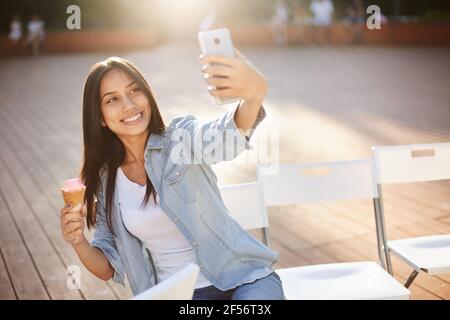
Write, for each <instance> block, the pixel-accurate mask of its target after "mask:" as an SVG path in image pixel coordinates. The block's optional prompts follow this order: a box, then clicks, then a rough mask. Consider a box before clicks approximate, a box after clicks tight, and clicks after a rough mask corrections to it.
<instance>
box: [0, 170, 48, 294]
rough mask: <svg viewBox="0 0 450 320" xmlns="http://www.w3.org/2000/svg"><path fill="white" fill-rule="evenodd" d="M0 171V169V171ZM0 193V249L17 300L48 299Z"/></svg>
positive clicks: (3, 197)
mask: <svg viewBox="0 0 450 320" xmlns="http://www.w3.org/2000/svg"><path fill="white" fill-rule="evenodd" d="M0 170H1V169H0ZM11 217H12V214H11V212H10V208H8V206H7V204H6V201H5V196H4V195H3V192H0V219H1V223H0V247H1V248H2V255H3V258H4V261H5V265H6V268H7V269H8V271H9V275H10V277H11V280H12V285H13V286H14V289H15V293H16V295H17V298H18V299H26V300H29V299H42V300H48V299H50V297H49V295H48V292H47V291H46V290H45V286H44V283H43V281H42V279H41V277H40V275H39V272H38V270H37V269H36V268H35V264H34V261H33V260H32V258H31V256H30V254H29V250H28V249H27V247H26V246H25V242H24V240H23V237H22V234H21V233H20V231H19V230H18V229H17V224H16V223H15V222H14V221H13V219H12V218H11Z"/></svg>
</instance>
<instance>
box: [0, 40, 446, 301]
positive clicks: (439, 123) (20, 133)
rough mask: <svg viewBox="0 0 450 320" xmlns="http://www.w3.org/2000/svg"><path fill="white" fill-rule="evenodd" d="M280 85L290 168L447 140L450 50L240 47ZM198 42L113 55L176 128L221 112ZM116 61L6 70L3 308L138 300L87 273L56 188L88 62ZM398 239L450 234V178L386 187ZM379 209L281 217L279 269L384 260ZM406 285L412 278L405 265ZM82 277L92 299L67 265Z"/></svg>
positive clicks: (0, 73)
mask: <svg viewBox="0 0 450 320" xmlns="http://www.w3.org/2000/svg"><path fill="white" fill-rule="evenodd" d="M243 51H244V53H246V54H247V55H248V57H249V58H251V60H252V61H253V62H254V63H255V64H256V65H257V66H259V67H260V68H261V70H262V71H263V72H264V73H265V74H266V75H267V76H268V78H269V81H270V93H269V96H268V98H267V100H266V104H265V107H266V109H267V113H268V118H267V119H266V120H265V121H264V122H263V123H262V124H261V127H260V129H259V130H260V131H261V132H262V131H264V130H269V129H278V130H279V134H280V161H283V162H297V161H302V162H303V161H305V162H306V161H332V160H345V159H354V158H360V157H369V156H370V155H371V154H370V147H371V146H372V145H387V144H405V143H432V142H446V141H450V76H449V75H450V60H449V59H448V57H449V55H450V49H445V48H426V49H425V48H368V47H354V48H327V47H323V48H286V49H273V48H259V49H256V48H254V49H245V48H244V49H243ZM197 54H198V52H197V48H196V47H195V46H188V45H186V46H182V47H179V46H171V45H167V46H163V47H160V48H157V49H155V50H153V51H149V52H147V51H142V52H134V53H128V54H126V53H120V52H115V53H110V55H122V56H124V57H126V58H129V59H131V60H132V61H133V62H135V63H136V64H137V65H138V66H139V67H140V68H141V69H142V70H143V71H144V73H145V74H146V76H147V78H148V80H149V82H150V84H151V86H152V87H153V89H154V92H155V94H156V98H157V101H158V102H159V105H160V108H161V110H162V113H163V116H164V118H165V119H166V122H168V121H169V120H170V118H172V117H174V116H177V115H183V114H194V115H196V116H198V117H199V118H202V119H208V118H212V117H215V116H218V115H220V114H221V113H222V112H224V109H223V108H222V107H218V106H216V105H214V104H213V103H212V102H211V100H210V98H209V97H208V96H207V94H206V90H205V85H204V83H203V80H202V79H201V77H200V72H199V64H198V63H197ZM106 56H107V55H106V54H85V55H65V56H45V57H40V58H37V59H9V60H0V120H1V126H0V150H1V151H0V181H1V183H0V299H124V298H127V297H130V290H129V289H128V288H122V287H121V286H119V285H116V284H114V283H112V282H103V281H101V280H99V279H97V278H95V277H94V276H92V275H91V274H90V273H89V272H88V271H87V270H86V269H84V268H83V267H82V264H81V263H80V262H79V260H78V258H77V256H76V254H75V253H74V251H73V250H72V248H71V247H70V245H68V244H67V243H65V242H64V241H63V239H62V236H61V234H60V228H59V210H60V208H61V207H62V206H63V201H62V199H61V196H60V193H59V186H60V185H61V183H62V181H64V180H65V179H68V178H71V177H73V176H75V175H76V173H77V172H78V170H79V167H80V161H81V155H82V143H81V142H82V141H81V97H82V88H83V81H84V78H85V76H86V74H87V72H88V70H89V66H90V65H92V64H93V63H94V62H96V61H98V60H101V59H103V58H105V57H106ZM238 160H239V159H237V160H235V161H233V162H231V163H224V164H219V165H217V166H215V170H216V172H217V174H218V176H219V182H220V183H221V184H227V183H237V182H247V181H253V180H254V179H255V168H254V165H253V164H243V163H242V161H238ZM384 195H385V198H386V205H385V207H386V208H385V209H386V219H387V229H388V235H389V237H390V238H391V239H397V238H403V237H411V236H419V235H431V234H442V233H450V183H449V182H448V181H441V182H432V183H415V184H409V185H400V186H389V187H386V188H385V189H384ZM371 205H372V204H371V203H370V201H367V202H366V201H356V202H354V201H352V202H346V203H338V204H324V205H308V206H288V207H277V208H270V209H269V213H270V226H271V239H272V245H273V247H274V248H275V249H276V250H278V251H279V253H280V255H281V259H280V261H279V263H278V265H277V267H286V266H297V265H308V264H317V263H327V262H339V261H358V260H366V259H373V260H376V259H377V251H376V239H375V232H374V221H373V217H372V211H371V210H372V207H371ZM393 263H394V270H395V276H396V278H397V279H398V280H400V281H404V280H405V279H406V277H407V276H408V274H409V273H410V271H411V270H410V269H409V268H408V267H407V266H406V265H405V264H404V263H402V262H400V261H399V260H398V259H396V258H395V257H394V260H393ZM69 265H78V266H80V267H81V270H82V278H81V279H82V283H81V290H68V289H67V288H66V279H67V274H66V268H67V266H69ZM449 282H450V275H445V276H439V277H437V276H428V275H426V274H420V275H419V276H418V278H417V279H416V281H415V283H414V284H413V286H412V287H411V291H412V297H411V298H412V299H449V298H450V286H449Z"/></svg>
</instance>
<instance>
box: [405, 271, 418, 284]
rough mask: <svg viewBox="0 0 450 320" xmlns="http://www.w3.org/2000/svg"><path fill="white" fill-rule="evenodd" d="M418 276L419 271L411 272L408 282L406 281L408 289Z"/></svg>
mask: <svg viewBox="0 0 450 320" xmlns="http://www.w3.org/2000/svg"><path fill="white" fill-rule="evenodd" d="M418 274H419V271H416V270H414V271H413V272H411V274H410V276H409V278H408V280H406V282H405V287H406V288H409V286H410V285H411V284H412V283H413V281H414V279H415V278H416V277H417V275H418Z"/></svg>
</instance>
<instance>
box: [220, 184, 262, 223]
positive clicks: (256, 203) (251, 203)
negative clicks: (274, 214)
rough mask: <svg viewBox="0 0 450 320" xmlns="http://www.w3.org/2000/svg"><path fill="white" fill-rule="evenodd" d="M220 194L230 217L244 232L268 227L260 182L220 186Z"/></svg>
mask: <svg viewBox="0 0 450 320" xmlns="http://www.w3.org/2000/svg"><path fill="white" fill-rule="evenodd" d="M220 194H221V195H222V199H223V201H224V203H225V207H226V208H227V209H228V211H229V212H230V214H231V216H232V217H233V218H234V219H235V220H236V221H237V222H238V223H239V224H240V225H241V226H242V227H243V228H244V229H245V230H251V229H259V228H267V227H268V226H269V220H268V218H267V210H266V205H265V204H264V198H263V190H262V186H261V183H260V182H250V183H242V184H235V185H226V186H221V187H220Z"/></svg>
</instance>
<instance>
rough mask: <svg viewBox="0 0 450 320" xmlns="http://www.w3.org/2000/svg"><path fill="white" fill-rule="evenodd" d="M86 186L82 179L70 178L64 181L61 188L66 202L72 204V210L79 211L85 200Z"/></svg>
mask: <svg viewBox="0 0 450 320" xmlns="http://www.w3.org/2000/svg"><path fill="white" fill-rule="evenodd" d="M85 191H86V186H85V185H84V184H83V183H82V182H81V179H79V178H75V179H69V180H66V181H65V182H64V186H63V187H62V188H61V193H62V195H63V198H64V203H65V204H69V203H70V204H72V210H73V211H78V210H79V209H80V208H81V206H82V205H83V202H84V193H85Z"/></svg>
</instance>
